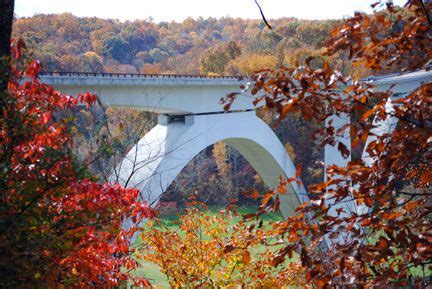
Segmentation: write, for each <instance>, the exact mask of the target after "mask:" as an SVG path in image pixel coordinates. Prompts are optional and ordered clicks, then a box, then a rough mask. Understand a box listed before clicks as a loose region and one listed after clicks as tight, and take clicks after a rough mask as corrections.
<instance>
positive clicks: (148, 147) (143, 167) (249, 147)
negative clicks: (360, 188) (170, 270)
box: [40, 71, 432, 216]
mask: <svg viewBox="0 0 432 289" xmlns="http://www.w3.org/2000/svg"><path fill="white" fill-rule="evenodd" d="M40 78H41V81H42V82H45V83H48V84H51V85H52V86H54V87H55V88H56V89H57V90H59V91H62V92H65V93H68V94H71V95H76V94H78V93H81V92H86V91H90V92H92V93H96V94H97V95H98V96H99V97H100V99H101V101H102V102H103V103H104V104H105V105H108V106H119V107H131V108H135V109H140V110H146V111H151V112H156V113H158V114H159V117H158V125H157V126H156V127H154V128H153V129H152V130H151V131H150V132H149V133H148V134H146V135H145V136H144V137H143V138H142V139H141V140H140V141H139V142H138V144H136V145H135V146H134V147H133V148H132V149H131V150H130V151H129V153H128V154H127V155H126V157H125V158H124V160H123V161H122V162H121V163H120V164H119V165H118V167H117V168H116V169H115V171H114V173H113V178H114V179H116V180H118V181H119V182H120V183H121V184H123V185H124V186H127V187H135V188H138V189H139V190H140V191H141V196H142V198H144V199H147V200H149V201H150V202H152V201H156V200H158V198H159V197H160V195H161V194H162V193H163V192H164V191H165V190H166V189H167V188H168V186H169V185H170V184H171V182H172V181H173V180H174V179H175V177H176V176H177V175H178V174H179V173H180V171H181V170H182V169H183V168H184V167H185V166H186V164H187V163H188V162H189V161H190V160H192V158H193V157H194V156H196V155H197V154H198V153H199V152H200V151H201V150H203V149H205V148H206V147H208V146H210V145H212V144H214V143H215V142H218V141H224V142H225V143H227V144H228V145H230V146H232V147H234V148H235V149H237V150H238V151H239V152H240V153H241V154H242V155H243V156H244V157H245V158H246V159H247V160H248V161H249V163H250V164H251V165H252V166H253V167H254V169H255V170H256V171H257V172H258V174H259V175H260V176H261V177H262V178H263V180H264V182H265V183H266V184H267V185H268V186H270V187H275V186H277V185H278V184H279V177H280V176H282V177H286V178H289V177H294V176H295V167H294V164H293V162H292V160H291V159H290V157H289V156H288V154H287V152H286V150H285V147H284V146H283V144H282V143H281V142H280V140H279V139H278V138H277V137H276V135H275V134H274V132H273V131H272V129H271V128H269V127H268V126H267V125H266V124H265V123H264V122H263V121H262V120H261V119H259V118H258V117H257V116H256V114H255V109H256V107H255V106H254V105H253V103H252V101H253V99H254V98H253V97H252V96H251V95H249V94H247V93H243V94H241V95H239V96H238V97H237V98H236V101H235V102H234V104H233V106H232V107H231V111H230V112H229V113H223V108H222V105H221V104H220V103H219V100H220V98H222V97H224V96H226V95H227V94H228V93H230V92H234V91H239V87H240V85H241V84H244V83H245V82H246V81H247V80H245V79H242V78H238V77H230V76H222V77H207V76H190V75H137V74H108V73H99V74H98V73H96V74H94V73H44V74H42V75H41V77H40ZM431 80H432V73H431V72H429V71H420V72H414V73H411V74H404V75H390V76H386V77H379V78H378V77H377V78H369V79H367V80H365V81H369V82H372V83H373V84H375V85H376V87H377V88H376V89H377V90H381V91H383V90H387V89H388V88H390V87H392V85H394V84H397V85H396V86H394V87H392V89H393V90H394V91H395V92H396V93H398V94H397V95H404V94H406V93H409V92H410V91H412V90H413V89H415V88H416V87H418V86H419V85H420V83H421V82H424V81H431ZM389 109H391V108H389ZM346 123H349V117H334V124H333V125H334V126H340V127H341V126H343V125H345V124H346ZM395 124H396V120H389V121H388V122H386V123H379V124H377V126H378V128H377V130H376V131H375V132H376V133H377V134H380V133H384V132H388V131H389V130H391V129H392V128H394V126H395ZM341 141H343V142H344V143H345V144H346V145H347V146H348V147H349V148H350V147H351V146H350V140H349V136H348V134H346V135H344V136H341ZM369 141H370V140H369ZM364 157H365V158H367V155H365V156H364ZM348 161H349V158H348V159H344V158H342V157H341V156H340V153H339V152H338V151H337V150H336V148H334V147H331V146H326V147H325V166H326V167H327V166H329V165H332V164H337V165H344V164H346V163H347V162H348ZM287 191H288V192H287V194H285V195H281V196H280V199H281V212H282V214H283V215H284V216H288V215H291V214H292V213H293V210H294V209H295V208H296V207H297V206H298V205H299V204H300V203H302V202H304V201H306V200H307V199H308V198H307V193H306V190H305V188H304V187H303V185H300V186H299V185H297V184H296V183H293V184H290V185H288V188H287Z"/></svg>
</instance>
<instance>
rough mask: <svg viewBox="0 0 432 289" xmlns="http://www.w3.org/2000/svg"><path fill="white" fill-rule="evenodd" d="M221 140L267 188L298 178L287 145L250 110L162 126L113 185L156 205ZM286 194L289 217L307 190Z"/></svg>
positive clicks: (134, 154)
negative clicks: (198, 157)
mask: <svg viewBox="0 0 432 289" xmlns="http://www.w3.org/2000/svg"><path fill="white" fill-rule="evenodd" d="M218 141H225V142H226V143H227V144H229V145H230V146H232V147H234V148H235V149H237V150H238V151H239V152H240V153H241V154H242V155H243V156H244V157H245V158H246V159H247V160H248V161H249V163H250V164H251V165H252V166H253V167H254V169H255V170H256V171H257V172H258V174H259V175H260V176H261V177H262V178H263V180H264V182H265V183H266V184H267V185H268V186H271V187H275V186H276V185H278V183H279V176H284V177H294V176H295V170H296V169H295V166H294V164H293V163H292V161H291V159H290V157H289V156H288V154H287V152H286V150H285V147H284V146H283V144H282V143H281V142H280V140H279V139H278V137H277V136H276V135H275V134H274V132H273V131H272V130H271V129H270V128H269V127H268V126H267V125H266V124H265V123H264V122H263V121H262V120H261V119H259V118H258V117H257V116H256V115H255V112H254V111H249V112H238V113H225V114H206V115H194V116H186V117H185V118H184V119H181V120H179V121H172V122H170V123H168V124H166V125H163V124H158V125H157V126H156V127H154V128H153V129H152V130H151V131H150V132H149V133H148V134H146V135H145V136H144V137H143V138H142V139H141V140H140V141H139V142H138V144H137V145H136V146H135V147H134V148H132V149H131V150H130V151H129V153H128V154H127V156H126V157H125V158H124V159H123V161H122V162H121V163H120V165H119V166H118V167H117V169H116V171H115V173H114V174H113V178H114V179H113V180H118V181H119V182H120V183H121V184H122V185H124V186H127V187H134V188H137V189H139V190H140V192H141V197H142V198H143V199H146V200H149V201H150V202H154V201H157V200H158V198H159V197H160V195H161V194H162V193H163V192H164V191H165V190H166V189H167V188H168V186H169V185H170V184H171V183H172V181H174V179H175V178H176V176H177V175H178V174H179V173H180V171H181V170H182V169H183V168H184V167H185V166H186V164H187V163H188V162H189V161H190V160H192V158H194V157H195V156H196V155H197V154H198V153H199V152H200V151H202V150H203V149H204V148H206V147H208V146H210V145H212V144H214V143H216V142H218ZM287 191H288V192H287V194H285V195H281V196H280V197H281V212H282V214H283V215H284V216H288V215H291V214H292V213H293V210H294V209H295V208H296V207H297V206H298V204H299V203H300V202H304V201H306V200H307V194H306V190H305V188H304V187H303V185H301V186H298V185H297V184H292V185H288V188H287Z"/></svg>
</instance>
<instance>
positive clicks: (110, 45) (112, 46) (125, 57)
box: [103, 36, 130, 63]
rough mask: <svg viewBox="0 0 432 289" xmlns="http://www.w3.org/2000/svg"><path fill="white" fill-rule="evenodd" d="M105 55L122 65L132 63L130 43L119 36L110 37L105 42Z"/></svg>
mask: <svg viewBox="0 0 432 289" xmlns="http://www.w3.org/2000/svg"><path fill="white" fill-rule="evenodd" d="M103 55H104V57H110V58H112V59H115V60H117V61H119V62H121V63H127V62H129V61H130V53H129V51H128V43H127V42H126V41H125V40H124V39H123V38H121V37H119V36H112V37H109V38H107V39H105V40H104V42H103Z"/></svg>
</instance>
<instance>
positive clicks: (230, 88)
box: [40, 72, 254, 114]
mask: <svg viewBox="0 0 432 289" xmlns="http://www.w3.org/2000/svg"><path fill="white" fill-rule="evenodd" d="M40 79H41V81H42V82H44V83H48V84H50V85H52V86H54V87H55V88H56V89H58V90H59V91H62V92H65V93H68V94H71V95H76V94H78V93H81V92H85V91H90V92H93V93H96V94H97V95H98V96H99V97H100V98H101V100H102V102H103V103H104V104H106V105H111V106H124V107H133V108H136V109H142V110H147V111H153V112H157V113H164V114H201V113H213V112H220V111H223V106H222V105H221V103H220V99H221V98H223V97H225V96H226V95H227V94H228V93H231V92H239V91H241V89H240V86H241V85H242V84H245V83H246V82H247V80H246V79H244V78H243V77H238V76H202V75H156V74H118V73H81V72H80V73H75V72H44V73H41V74H40ZM252 100H253V99H252V97H251V96H250V95H248V94H247V93H243V94H242V95H241V96H239V97H238V99H237V101H236V103H235V104H234V105H233V107H232V109H233V110H249V109H254V106H253V103H252Z"/></svg>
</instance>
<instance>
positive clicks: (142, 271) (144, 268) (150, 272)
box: [134, 207, 283, 288]
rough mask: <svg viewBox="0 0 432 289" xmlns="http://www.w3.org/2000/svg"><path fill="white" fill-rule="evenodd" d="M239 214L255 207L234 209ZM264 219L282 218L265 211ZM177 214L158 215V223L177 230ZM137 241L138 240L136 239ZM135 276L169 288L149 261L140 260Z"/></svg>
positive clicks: (164, 278) (254, 210)
mask: <svg viewBox="0 0 432 289" xmlns="http://www.w3.org/2000/svg"><path fill="white" fill-rule="evenodd" d="M218 211H219V209H218V208H209V209H208V210H207V211H206V214H208V215H209V216H212V215H215V214H216V213H217V212H218ZM236 211H237V212H238V213H239V214H241V215H244V214H248V213H252V212H256V211H257V208H256V207H245V208H238V209H237V210H236ZM260 218H261V219H262V220H263V221H264V225H265V224H266V223H267V224H268V222H270V221H280V220H283V218H282V216H281V215H280V213H267V214H264V215H262V216H261V217H260ZM240 219H241V216H239V217H236V218H233V219H232V220H230V222H229V223H230V225H234V224H235V223H236V222H238V221H239V220H240ZM178 221H179V216H178V215H171V216H162V217H160V223H161V224H163V225H164V226H165V227H167V228H168V229H170V230H177V229H178V226H179V223H178ZM137 242H140V241H139V240H137ZM261 250H264V246H261V247H258V248H257V252H255V253H259V251H261ZM134 275H135V276H140V277H144V278H146V279H148V280H149V281H150V282H151V283H152V285H154V286H155V287H157V288H169V284H168V281H167V278H166V276H165V275H164V274H163V273H162V272H161V271H160V268H159V267H158V266H157V265H156V264H154V263H150V262H140V266H139V268H138V269H137V270H135V272H134Z"/></svg>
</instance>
